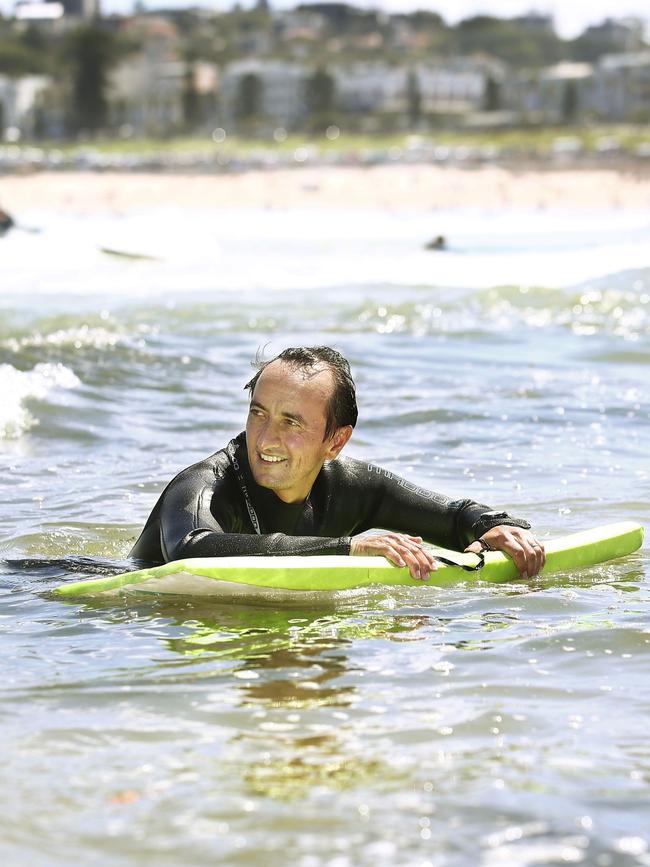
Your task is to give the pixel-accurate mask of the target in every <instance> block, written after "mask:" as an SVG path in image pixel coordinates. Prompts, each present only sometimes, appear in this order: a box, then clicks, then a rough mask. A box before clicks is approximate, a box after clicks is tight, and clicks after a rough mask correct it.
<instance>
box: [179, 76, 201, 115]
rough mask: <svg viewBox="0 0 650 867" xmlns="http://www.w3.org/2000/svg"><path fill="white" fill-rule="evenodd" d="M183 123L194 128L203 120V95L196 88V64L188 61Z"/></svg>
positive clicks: (184, 80)
mask: <svg viewBox="0 0 650 867" xmlns="http://www.w3.org/2000/svg"><path fill="white" fill-rule="evenodd" d="M182 103H183V123H184V125H185V127H186V128H187V129H193V128H194V127H195V126H196V125H197V124H198V123H199V121H200V120H201V95H200V93H199V92H198V90H197V89H196V82H195V74H194V64H193V63H192V62H191V61H188V63H187V65H186V67H185V75H184V78H183V96H182Z"/></svg>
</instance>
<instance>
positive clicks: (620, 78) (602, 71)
mask: <svg viewBox="0 0 650 867" xmlns="http://www.w3.org/2000/svg"><path fill="white" fill-rule="evenodd" d="M591 107H592V108H593V111H594V113H595V114H596V115H597V116H598V117H599V118H600V119H603V120H611V121H632V122H637V123H639V122H640V123H648V122H650V51H643V52H639V53H636V54H612V55H609V56H605V57H603V58H602V59H601V60H600V62H599V63H598V65H597V67H596V70H595V73H594V81H593V94H592V103H591Z"/></svg>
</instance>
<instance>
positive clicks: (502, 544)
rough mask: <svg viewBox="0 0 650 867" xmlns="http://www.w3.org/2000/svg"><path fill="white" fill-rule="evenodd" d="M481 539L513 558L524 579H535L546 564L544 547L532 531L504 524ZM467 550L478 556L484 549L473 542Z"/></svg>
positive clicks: (489, 531)
mask: <svg viewBox="0 0 650 867" xmlns="http://www.w3.org/2000/svg"><path fill="white" fill-rule="evenodd" d="M481 539H485V541H486V542H487V543H488V545H489V546H490V548H492V549H493V550H494V551H503V552H504V553H505V554H508V555H509V556H510V557H512V559H513V560H514V563H515V566H516V567H517V569H518V571H519V574H520V575H521V577H522V578H534V577H535V576H536V575H539V573H540V572H541V571H542V569H543V567H544V563H545V562H546V553H545V552H544V546H543V545H542V543H541V542H540V541H538V540H537V539H536V538H535V537H534V536H533V534H532V533H531V532H530V530H522V529H521V528H520V527H507V526H506V525H505V524H504V525H500V526H498V527H492V529H491V530H488V531H487V533H483V535H482V536H481ZM465 550H466V551H471V552H472V553H474V554H478V553H479V552H480V551H482V550H483V549H482V548H481V545H480V543H479V542H472V544H471V545H468V546H467V548H465Z"/></svg>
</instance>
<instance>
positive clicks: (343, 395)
mask: <svg viewBox="0 0 650 867" xmlns="http://www.w3.org/2000/svg"><path fill="white" fill-rule="evenodd" d="M276 361H282V362H284V363H285V364H286V365H288V366H290V367H292V368H293V369H294V370H296V371H299V372H301V373H303V375H304V376H305V377H306V378H309V377H311V376H313V375H315V374H318V373H319V372H320V371H322V370H324V369H327V370H329V371H330V372H331V374H332V379H333V387H332V393H331V397H330V399H329V401H328V404H327V410H326V418H327V423H326V425H325V437H329V436H331V435H332V434H333V433H334V431H335V430H336V429H337V428H340V427H345V426H346V425H350V427H352V428H353V427H354V426H355V425H356V423H357V417H358V415H359V412H358V409H357V392H356V387H355V384H354V380H353V379H352V374H351V373H350V365H349V364H348V361H347V359H345V358H344V357H343V356H342V355H341V353H340V352H337V351H336V349H331V348H330V347H329V346H295V347H289V348H288V349H285V350H283V351H282V352H281V353H280V354H279V355H276V356H275V358H271V359H270V360H269V361H262V360H261V359H260V358H259V357H258V358H256V359H255V362H254V366H255V367H256V368H257V373H256V374H255V376H254V377H253V378H252V379H251V380H250V381H249V382H247V383H246V385H245V386H244V388H245V389H248V390H249V392H250V397H251V400H252V398H253V394H254V392H255V386H256V385H257V381H258V379H259V378H260V376H261V375H262V373H263V372H264V370H265V369H266V368H267V367H268V366H269V364H273V363H274V362H276Z"/></svg>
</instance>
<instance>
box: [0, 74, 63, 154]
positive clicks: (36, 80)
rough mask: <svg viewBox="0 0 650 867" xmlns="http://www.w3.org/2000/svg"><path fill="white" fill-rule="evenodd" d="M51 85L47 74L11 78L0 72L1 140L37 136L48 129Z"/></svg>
mask: <svg viewBox="0 0 650 867" xmlns="http://www.w3.org/2000/svg"><path fill="white" fill-rule="evenodd" d="M51 87H52V79H51V78H50V76H48V75H25V76H22V77H21V78H10V77H9V76H7V75H2V74H0V140H1V139H2V138H3V137H6V136H7V135H8V136H9V137H10V138H13V139H18V138H36V137H39V136H40V135H42V134H43V132H45V131H47V130H46V129H44V127H45V126H46V125H47V124H48V115H47V109H46V102H47V100H46V96H47V92H48V90H49V89H50V88H51Z"/></svg>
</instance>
